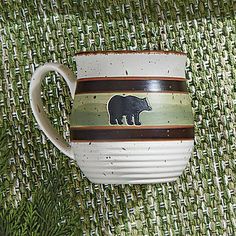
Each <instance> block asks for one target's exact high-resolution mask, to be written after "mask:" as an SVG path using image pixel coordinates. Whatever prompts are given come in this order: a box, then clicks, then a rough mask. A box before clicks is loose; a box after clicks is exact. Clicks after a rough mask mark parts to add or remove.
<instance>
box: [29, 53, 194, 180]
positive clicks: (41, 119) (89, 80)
mask: <svg viewBox="0 0 236 236" xmlns="http://www.w3.org/2000/svg"><path fill="white" fill-rule="evenodd" d="M75 60H76V63H77V74H78V76H77V78H76V77H75V75H74V74H73V73H72V72H71V71H70V70H69V69H68V68H67V67H65V66H64V65H61V64H58V63H47V64H45V65H43V66H40V67H39V68H38V69H37V70H36V71H35V72H34V74H33V76H32V79H31V82H30V104H31V108H32V111H33V114H34V116H35V118H36V120H37V122H38V124H39V126H40V127H41V129H42V130H43V132H44V133H45V134H46V136H47V137H48V138H49V139H50V140H51V141H52V143H53V144H54V145H55V146H56V147H57V148H58V149H59V150H61V151H62V152H63V153H64V154H65V155H67V156H69V157H70V158H72V159H74V160H76V161H77V163H78V165H79V167H80V168H81V170H82V171H83V173H84V174H85V176H86V177H88V179H89V180H90V181H91V182H94V183H106V184H108V183H110V184H129V183H138V184H143V183H158V182H169V181H174V180H176V179H177V177H178V176H180V175H181V173H182V171H183V170H184V168H185V166H186V164H187V162H188V160H189V157H190V155H191V152H192V149H193V138H194V128H193V115H192V108H191V101H190V98H189V95H188V92H187V87H186V79H185V63H186V55H185V54H184V53H180V52H172V51H169V52H165V51H105V52H82V53H78V54H77V55H76V56H75ZM50 71H56V72H58V73H59V74H61V75H62V77H64V79H65V81H66V82H67V84H68V87H69V89H70V93H71V96H72V98H73V99H74V103H73V109H72V113H71V116H70V125H71V126H70V137H71V142H70V143H67V142H65V141H64V140H63V138H62V137H60V135H59V134H58V133H57V132H56V130H55V129H54V128H53V127H52V125H51V123H50V121H49V119H48V118H47V116H46V114H45V112H44V109H43V104H42V100H41V81H42V79H43V78H44V77H45V76H46V74H47V73H48V72H50Z"/></svg>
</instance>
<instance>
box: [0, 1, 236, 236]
mask: <svg viewBox="0 0 236 236" xmlns="http://www.w3.org/2000/svg"><path fill="white" fill-rule="evenodd" d="M0 9H1V11H0V29H1V31H0V42H1V45H0V53H1V59H0V73H1V74H0V77H1V79H0V108H1V117H2V119H3V122H4V123H6V124H7V125H8V126H9V127H10V128H9V134H10V139H9V147H10V148H11V155H10V156H9V164H8V172H7V173H8V174H9V175H8V176H6V174H4V175H3V173H0V176H1V182H0V183H2V181H5V180H6V179H7V180H8V183H9V185H8V188H7V189H5V190H4V191H2V192H1V193H0V194H1V197H2V199H3V201H4V206H5V207H15V208H17V207H18V206H19V205H20V202H21V201H22V199H23V198H29V199H30V198H31V196H32V193H33V192H35V191H36V190H37V189H38V188H40V186H41V185H42V184H45V183H47V181H48V176H49V175H50V173H53V172H55V171H57V170H58V169H59V170H60V173H61V174H62V175H63V180H60V181H61V185H64V186H65V188H64V190H63V191H64V194H65V193H67V195H66V196H67V197H68V196H71V197H72V198H73V204H74V205H73V208H74V209H76V211H77V212H78V215H79V217H80V220H81V229H82V231H83V233H84V235H158V236H159V235H165V236H167V235H234V233H235V232H236V226H235V221H236V218H235V209H236V196H235V189H236V183H235V177H236V176H235V173H236V172H235V156H236V147H235V143H236V138H235V136H236V132H235V124H236V120H235V110H236V109H235V108H236V107H235V104H236V92H235V91H236V86H235V79H236V18H235V11H236V5H235V2H233V0H232V1H231V0H229V1H227V0H222V1H215V0H209V1H194V0H186V1H180V0H175V1H174V0H170V1H167V0H163V1H162V0H156V1H151V0H147V1H145V0H140V1H132V0H126V1H94V0H86V1H75V0H74V1H73V0H54V1H37V0H34V1H23V0H22V1H1V4H0ZM118 49H119V50H120V49H132V50H145V49H153V50H155V49H162V50H180V51H184V52H186V53H187V56H188V61H187V68H186V76H187V79H188V88H189V92H190V95H191V98H192V107H193V111H194V119H195V149H194V153H193V155H192V157H191V160H190V162H189V164H188V167H187V168H186V170H185V171H184V173H183V174H182V176H181V177H180V178H179V179H178V180H177V181H176V182H173V183H165V184H152V185H121V186H116V185H95V184H92V183H90V182H89V181H88V179H87V178H86V177H84V175H83V174H82V173H81V171H80V169H79V168H78V167H77V165H76V163H75V162H74V161H72V160H70V159H69V158H67V157H65V156H64V155H63V154H61V153H60V152H59V151H58V150H57V148H55V147H54V146H53V145H52V143H51V142H50V141H49V140H48V139H47V138H46V137H45V136H44V134H43V133H42V132H41V131H40V130H39V129H38V126H37V124H36V121H35V119H34V117H33V115H32V112H31V109H30V106H29V97H28V91H29V81H30V78H31V76H32V73H33V72H34V71H35V69H36V68H37V67H39V66H40V65H42V64H44V63H45V62H60V63H63V64H65V65H68V66H69V67H70V68H71V69H72V70H73V71H74V72H75V71H76V65H75V62H74V59H73V56H74V55H75V53H76V52H78V51H86V50H93V51H94V50H118ZM43 91H44V92H43V99H44V104H45V108H46V110H47V111H48V114H49V116H50V119H51V120H52V123H53V124H54V126H55V127H56V128H57V129H58V131H59V132H60V133H61V134H62V135H64V137H65V138H67V139H68V138H69V132H68V130H69V129H68V128H69V113H70V111H71V105H72V101H71V98H70V96H69V90H68V88H67V86H66V84H65V82H64V81H63V79H62V78H61V77H59V76H58V75H55V74H53V73H52V74H49V75H48V77H47V79H46V80H45V81H44V84H43ZM1 204H2V203H1ZM76 234H77V235H80V234H81V233H79V232H75V235H76ZM55 235H56V234H55ZM64 235H67V233H65V234H64Z"/></svg>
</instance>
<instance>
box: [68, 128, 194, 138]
mask: <svg viewBox="0 0 236 236" xmlns="http://www.w3.org/2000/svg"><path fill="white" fill-rule="evenodd" d="M70 133H71V135H70V136H71V140H72V141H76V140H81V141H82V140H87V141H91V140H94V141H101V140H106V141H116V140H124V141H130V140H142V141H145V140H146V139H148V140H158V139H162V140H173V139H174V140H176V139H180V140H181V139H193V137H194V129H193V128H174V129H166V128H162V129H113V130H110V129H109V130H106V129H102V130H94V129H87V130H86V129H71V130H70Z"/></svg>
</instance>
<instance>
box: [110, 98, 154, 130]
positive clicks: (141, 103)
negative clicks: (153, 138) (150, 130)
mask: <svg viewBox="0 0 236 236" xmlns="http://www.w3.org/2000/svg"><path fill="white" fill-rule="evenodd" d="M151 110H152V108H151V107H150V106H149V105H148V102H147V99H146V98H138V97H135V96H120V95H115V96H113V97H112V98H111V99H110V101H109V102H108V111H109V115H110V124H111V125H116V124H119V125H122V124H123V121H122V120H123V117H124V116H125V117H126V121H127V124H128V125H134V124H135V125H141V122H140V121H139V114H140V113H141V112H142V111H151ZM133 120H134V122H133Z"/></svg>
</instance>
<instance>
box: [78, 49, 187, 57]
mask: <svg viewBox="0 0 236 236" xmlns="http://www.w3.org/2000/svg"><path fill="white" fill-rule="evenodd" d="M97 54H102V55H110V54H165V55H168V54H175V55H181V56H186V55H187V54H186V53H184V52H178V51H164V50H135V51H134V50H113V51H111V50H107V51H82V52H77V53H75V55H76V56H89V55H97Z"/></svg>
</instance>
